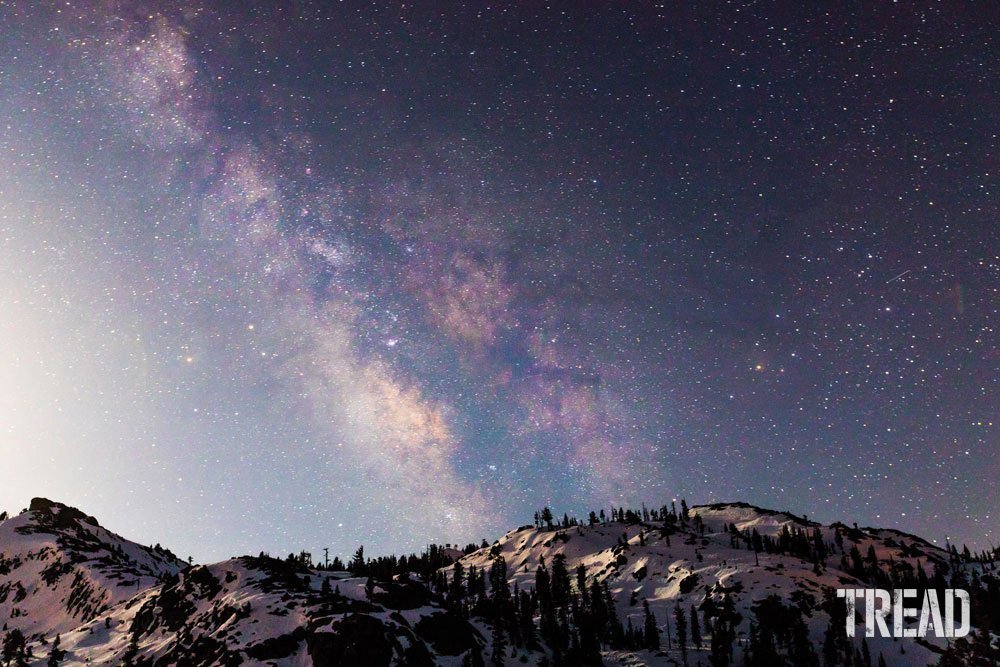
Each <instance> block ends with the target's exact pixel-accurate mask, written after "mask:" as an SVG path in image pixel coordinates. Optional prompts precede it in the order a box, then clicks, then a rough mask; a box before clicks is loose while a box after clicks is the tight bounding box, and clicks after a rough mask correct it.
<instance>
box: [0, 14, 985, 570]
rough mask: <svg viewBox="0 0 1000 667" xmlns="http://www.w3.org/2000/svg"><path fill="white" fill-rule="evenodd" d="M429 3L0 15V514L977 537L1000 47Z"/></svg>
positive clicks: (208, 547) (375, 532) (252, 529)
mask: <svg viewBox="0 0 1000 667" xmlns="http://www.w3.org/2000/svg"><path fill="white" fill-rule="evenodd" d="M425 5H426V6H422V5H420V4H417V5H409V4H399V3H389V4H383V5H380V6H372V5H371V4H370V3H339V4H337V5H332V4H331V3H322V2H299V3H206V4H205V5H202V6H196V7H186V8H183V9H178V8H177V6H176V5H175V3H158V2H147V3H131V2H126V3H121V4H109V3H103V2H96V1H95V2H73V1H71V2H66V3H34V2H30V3H29V2H19V1H14V2H9V1H8V2H0V23H2V25H4V26H5V28H4V32H5V38H4V42H3V44H2V45H0V81H2V82H3V87H4V90H5V94H4V96H3V98H2V99H0V128H2V130H3V132H2V134H0V159H2V162H3V164H4V168H3V169H2V170H0V312H2V313H3V317H2V322H0V347H2V352H0V355H2V356H0V372H2V374H3V377H4V380H3V387H2V388H0V460H3V461H4V462H5V465H4V467H3V472H2V473H0V475H2V478H3V484H0V504H5V505H9V506H11V507H13V506H14V505H18V504H20V505H23V504H26V502H27V499H28V498H29V497H30V496H32V495H45V494H47V495H50V496H53V497H56V498H58V499H60V500H63V501H65V502H70V503H76V504H79V505H81V506H84V507H85V508H86V509H87V511H88V512H91V513H93V514H96V515H99V516H101V517H105V520H106V521H107V522H108V523H109V524H110V525H112V526H113V527H115V528H116V529H119V530H120V532H128V533H129V534H137V535H140V536H142V535H148V536H149V539H151V540H152V539H154V536H156V539H161V536H162V535H163V530H164V529H163V526H164V525H167V526H169V527H170V529H171V532H172V534H173V542H172V543H171V546H172V547H174V545H176V549H177V550H179V551H181V552H183V553H192V554H194V555H195V556H196V557H197V558H212V557H224V556H228V555H231V554H232V553H239V552H247V551H254V552H255V551H257V550H259V549H260V548H261V547H263V548H265V549H267V550H271V551H273V552H276V553H285V552H288V551H292V550H297V549H299V548H303V547H305V548H311V549H313V550H316V549H319V548H321V547H322V546H330V547H331V548H332V549H333V550H334V551H340V552H341V553H345V554H346V553H348V552H349V551H351V550H352V549H353V548H354V547H355V546H356V543H357V542H364V543H365V545H366V548H367V549H368V550H369V552H370V553H379V552H385V551H396V552H399V551H403V550H412V549H418V548H420V547H421V546H422V545H424V544H426V543H427V542H429V541H438V542H463V543H464V542H467V541H471V540H476V541H478V539H479V538H481V537H489V538H492V537H494V536H495V535H497V534H498V533H499V532H501V531H503V530H506V529H507V528H510V527H512V526H515V525H518V524H520V523H523V522H524V521H525V518H526V517H529V516H530V515H531V512H532V511H533V510H534V509H537V508H538V507H541V506H542V505H546V504H547V505H550V506H553V507H555V508H556V509H557V510H559V511H560V512H561V511H568V512H570V513H578V514H579V513H585V512H586V511H589V510H590V509H593V508H598V507H602V506H605V507H606V506H608V505H609V504H615V505H619V504H624V505H629V504H633V505H637V504H638V503H640V502H646V503H647V504H650V505H654V506H655V505H658V504H661V503H662V502H664V501H666V500H669V499H671V498H680V497H682V496H683V497H686V498H688V500H691V501H694V502H708V501H716V500H746V501H750V502H753V503H756V504H759V505H763V506H770V507H776V508H778V509H790V510H793V511H796V512H799V513H807V514H809V515H810V516H811V517H815V518H818V519H822V520H827V521H832V520H837V519H843V520H854V519H856V520H857V521H858V522H859V523H867V524H872V525H885V526H893V527H899V528H901V529H904V530H908V531H911V532H916V533H920V534H924V535H927V536H928V537H930V538H933V539H936V540H938V541H943V540H944V539H946V538H947V539H951V540H953V541H957V542H960V543H961V542H968V543H969V544H970V545H978V546H981V547H984V546H987V544H988V543H989V541H990V540H991V539H992V540H995V539H996V537H997V530H998V507H997V499H998V498H1000V488H998V487H997V481H996V480H997V479H1000V453H998V445H1000V442H998V439H997V429H996V425H995V424H996V420H997V419H998V418H1000V401H998V398H997V384H998V377H1000V351H998V349H1000V347H998V336H997V327H998V326H1000V325H998V315H1000V225H998V224H997V220H998V213H1000V211H998V205H997V204H998V202H1000V198H998V195H997V186H996V177H997V164H998V163H997V144H998V138H997V129H996V128H997V127H1000V123H998V121H1000V118H998V116H997V111H996V110H997V109H998V108H1000V91H998V83H997V82H998V81H1000V77H997V54H998V53H1000V50H998V45H997V43H996V35H997V34H1000V32H998V28H1000V25H998V23H1000V20H998V19H1000V17H998V16H997V15H996V13H995V12H994V13H990V12H989V10H988V9H984V8H975V7H973V6H971V5H970V6H968V7H965V8H962V7H957V6H945V5H934V6H927V7H919V6H907V7H900V6H898V5H873V6H870V7H863V8H854V9H838V8H825V7H819V6H816V7H805V6H800V5H799V4H796V3H792V4H782V3H778V4H773V5H769V6H760V5H756V4H752V3H738V2H734V3H714V4H713V3H709V4H706V5H702V4H700V3H699V4H698V5H697V6H663V5H659V4H644V5H641V6H626V5H616V4H608V5H603V6H598V5H586V6H585V5H573V4H570V3H563V4H560V3H556V4H549V5H545V4H530V6H529V5H528V4H523V5H521V6H519V5H509V6H508V5H504V6H494V5H488V4H484V3H455V4H453V5H440V4H439V3H425Z"/></svg>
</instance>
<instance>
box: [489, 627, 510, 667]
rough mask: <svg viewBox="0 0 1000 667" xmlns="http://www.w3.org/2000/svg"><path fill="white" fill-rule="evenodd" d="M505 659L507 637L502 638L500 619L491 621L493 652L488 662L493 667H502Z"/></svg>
mask: <svg viewBox="0 0 1000 667" xmlns="http://www.w3.org/2000/svg"><path fill="white" fill-rule="evenodd" d="M506 659H507V637H505V636H504V632H503V622H502V621H501V620H500V619H495V620H494V621H493V652H492V653H491V654H490V662H491V663H492V664H493V665H494V666H495V667H503V666H504V663H505V662H506Z"/></svg>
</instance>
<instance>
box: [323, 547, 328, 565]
mask: <svg viewBox="0 0 1000 667" xmlns="http://www.w3.org/2000/svg"><path fill="white" fill-rule="evenodd" d="M323 569H324V570H329V569H330V547H323Z"/></svg>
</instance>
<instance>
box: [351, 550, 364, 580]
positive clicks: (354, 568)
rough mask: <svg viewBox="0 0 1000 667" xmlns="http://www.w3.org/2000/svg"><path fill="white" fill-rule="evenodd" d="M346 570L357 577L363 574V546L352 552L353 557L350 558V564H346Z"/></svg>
mask: <svg viewBox="0 0 1000 667" xmlns="http://www.w3.org/2000/svg"><path fill="white" fill-rule="evenodd" d="M347 569H348V570H350V571H351V572H353V573H354V574H357V575H361V574H365V547H364V545H362V546H360V547H358V550H357V551H355V552H354V557H353V558H351V562H350V564H348V566H347Z"/></svg>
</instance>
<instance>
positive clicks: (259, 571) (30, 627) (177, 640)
mask: <svg viewBox="0 0 1000 667" xmlns="http://www.w3.org/2000/svg"><path fill="white" fill-rule="evenodd" d="M611 514H612V515H611V516H610V517H609V516H607V515H605V514H604V511H603V510H602V511H601V516H600V517H599V516H598V515H596V514H593V513H591V516H590V517H588V519H587V520H586V521H584V522H581V521H578V520H576V519H570V518H569V517H566V516H564V519H563V521H562V522H558V521H556V520H554V518H553V517H552V515H551V511H550V510H548V509H547V508H546V509H545V510H543V511H542V512H541V513H540V514H539V515H538V516H537V517H536V520H535V522H534V524H528V525H526V526H522V527H519V528H516V529H514V530H511V531H508V532H507V533H506V534H504V535H503V536H501V537H500V538H498V539H497V540H495V541H494V542H493V543H492V544H485V543H484V546H481V547H479V548H475V547H474V546H472V545H470V547H468V548H467V549H466V550H465V551H456V550H454V549H448V550H446V549H444V548H439V547H433V548H431V549H429V551H428V552H427V553H425V554H422V555H421V556H419V557H417V556H415V555H414V556H410V557H402V558H395V557H382V558H378V559H368V560H366V559H365V558H364V556H363V551H361V550H359V552H358V554H355V558H354V559H352V562H351V563H350V565H348V566H345V567H347V568H348V569H347V570H337V571H333V570H327V569H324V568H323V566H314V565H313V564H312V563H311V558H310V557H309V556H308V554H305V553H302V554H300V555H299V556H291V555H290V556H289V558H286V559H277V558H272V557H270V556H268V555H266V554H263V553H261V554H259V555H258V556H243V557H239V558H233V559H227V560H224V561H220V562H218V563H210V564H204V565H191V564H188V563H185V562H183V561H181V560H180V559H178V558H177V557H176V556H174V555H173V554H172V553H171V552H170V551H169V550H167V549H163V548H162V547H159V545H157V547H146V546H142V545H138V544H135V543H133V542H130V541H128V540H127V539H125V538H123V537H121V536H119V535H117V534H115V533H112V532H110V531H107V530H106V529H104V528H103V527H101V526H100V524H99V522H98V521H97V519H96V518H95V517H93V516H90V515H88V514H86V513H84V512H82V511H80V510H78V509H76V508H73V507H70V506H67V505H64V504H62V503H58V502H55V501H52V500H48V499H44V498H36V499H33V500H32V501H31V504H30V506H29V508H28V509H27V510H26V511H25V512H23V513H22V514H20V515H17V516H14V517H10V518H7V519H6V520H4V521H2V522H0V622H3V624H4V628H3V634H4V650H5V652H6V653H5V655H4V657H5V658H7V659H10V660H14V661H15V662H14V663H13V664H18V663H17V662H16V661H17V660H21V661H22V663H21V664H63V665H75V664H87V663H88V662H89V663H91V664H129V665H142V666H144V667H158V666H160V665H164V666H165V665H216V664H218V665H238V664H270V665H309V664H315V665H328V664H329V665H333V664H338V665H339V664H346V665H352V664H358V665H362V664H363V665H369V664H371V665H391V664H401V665H455V666H456V667H457V666H458V665H465V664H472V665H475V664H486V663H487V662H490V663H492V664H509V665H519V664H533V665H534V664H537V665H552V666H554V665H559V664H565V665H573V664H608V665H616V664H617V665H671V664H677V665H680V664H684V660H685V659H686V660H687V662H688V664H689V665H691V666H692V667H693V666H694V665H697V664H702V665H706V666H707V665H709V664H725V663H724V662H722V661H723V660H724V659H729V660H731V662H730V663H729V664H741V661H744V660H745V661H746V662H747V664H751V665H756V664H789V665H797V664H802V665H813V664H815V665H819V664H820V656H822V657H823V662H822V664H824V665H825V664H844V665H854V664H872V665H874V663H875V662H876V661H878V660H881V661H882V662H880V663H879V664H885V665H887V667H893V666H895V667H905V666H910V665H935V664H942V665H948V664H994V663H983V662H969V661H968V660H975V659H977V658H975V657H970V656H974V655H975V654H974V653H970V651H974V650H978V651H979V652H980V653H982V654H983V655H986V656H990V655H993V654H992V653H991V651H994V650H996V651H997V653H996V655H997V656H998V657H1000V649H995V648H994V647H993V646H992V645H991V643H990V642H991V641H992V635H989V634H987V633H986V631H990V630H991V631H992V632H994V633H996V632H998V631H1000V628H998V627H997V624H998V623H1000V614H994V613H992V611H991V607H992V606H993V605H994V604H996V605H997V606H996V609H997V611H1000V583H998V582H1000V580H998V578H997V575H996V561H997V558H996V557H997V555H998V554H996V553H995V552H994V553H992V554H989V555H987V554H983V555H982V556H981V557H974V556H972V555H971V554H968V555H966V554H959V553H958V551H957V549H955V548H953V547H950V546H949V547H946V548H941V547H937V546H935V545H933V544H932V543H930V542H928V541H927V540H924V539H923V538H920V537H919V536H915V535H908V534H906V533H903V532H902V531H896V530H894V529H886V528H870V527H864V528H859V527H857V526H856V525H855V526H853V527H851V526H847V525H846V524H843V523H840V522H835V523H833V524H830V525H824V524H822V523H819V522H816V521H811V520H809V519H808V518H807V516H805V515H803V516H799V515H796V514H793V513H791V512H786V511H776V510H770V509H767V508H762V507H757V506H754V505H751V504H749V503H745V502H740V501H734V502H725V503H711V504H705V505H693V506H691V507H690V508H689V507H687V505H686V503H683V502H682V507H681V510H680V512H678V511H677V510H676V508H674V507H671V508H667V507H666V506H662V507H660V508H657V509H654V510H648V509H646V508H645V507H643V508H641V509H639V510H632V509H629V510H625V509H622V508H619V509H613V510H612V512H611ZM862 554H864V555H862ZM987 556H989V557H987ZM337 562H338V563H339V560H338V561H337ZM928 570H930V572H931V574H928ZM487 581H488V586H487ZM956 582H958V583H964V584H965V585H972V584H974V585H975V586H977V588H975V589H974V596H975V601H976V603H977V605H978V606H980V607H984V609H982V610H980V611H981V612H983V613H979V614H978V616H977V609H976V606H974V608H973V617H974V620H977V621H978V622H979V625H978V626H977V632H979V634H978V635H974V636H973V637H972V639H970V640H968V641H966V640H958V641H948V640H945V639H943V638H934V637H928V638H925V639H919V640H916V641H914V640H900V639H890V638H881V637H877V638H864V636H863V635H864V630H863V627H861V626H858V629H859V632H858V633H856V634H857V635H858V636H857V637H856V638H855V639H854V640H849V639H848V638H847V637H846V636H841V635H844V632H843V628H842V627H840V629H839V634H837V630H838V628H837V620H838V614H839V613H840V612H839V611H838V609H839V608H838V606H837V603H836V602H834V601H833V597H834V596H833V595H832V591H834V590H835V589H836V588H840V587H848V588H864V587H872V586H881V587H889V586H904V585H905V586H909V585H911V584H912V585H914V586H916V585H918V584H923V585H922V587H923V588H939V587H941V586H942V585H952V584H954V583H956ZM678 609H680V610H681V615H682V616H685V620H684V622H683V623H684V624H685V626H686V628H690V631H687V635H686V638H685V641H684V643H682V644H681V645H680V646H678V644H677V639H678V637H677V633H678V628H679V627H680V626H679V624H680V620H679V616H678V611H677V610H678ZM601 610H603V611H601ZM776 618H779V619H782V620H781V621H780V622H776V621H775V620H774V619H776ZM595 619H596V620H595ZM698 625H700V626H701V627H702V628H704V633H703V634H702V633H701V632H700V629H699V634H701V637H699V638H698V639H700V641H698V642H696V641H695V636H694V632H695V627H696V626H698ZM831 633H834V634H831ZM831 637H833V638H832V639H831ZM982 637H985V639H983V638H982ZM975 641H978V642H979V645H978V648H974V646H975V644H974V642H975ZM904 642H905V643H904ZM768 647H770V648H768ZM901 649H902V650H901ZM963 652H964V653H963ZM8 654H9V655H8ZM28 656H30V657H28ZM720 656H722V657H720ZM865 656H868V660H867V662H866V659H865ZM955 656H959V657H958V658H955ZM953 659H959V660H966V662H961V661H960V662H954V661H953V662H948V661H949V660H953ZM984 659H986V660H989V659H991V658H984ZM754 660H756V661H757V662H754ZM761 660H767V662H761ZM832 660H836V661H837V662H831V661H832Z"/></svg>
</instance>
